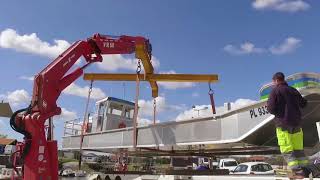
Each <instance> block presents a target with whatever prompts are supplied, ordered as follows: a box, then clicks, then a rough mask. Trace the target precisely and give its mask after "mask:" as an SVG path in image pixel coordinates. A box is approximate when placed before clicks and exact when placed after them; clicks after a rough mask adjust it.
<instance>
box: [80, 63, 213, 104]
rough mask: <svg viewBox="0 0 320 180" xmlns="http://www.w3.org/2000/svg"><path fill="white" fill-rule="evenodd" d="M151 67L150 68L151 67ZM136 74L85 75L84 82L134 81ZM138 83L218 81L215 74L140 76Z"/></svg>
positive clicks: (156, 95) (154, 89)
mask: <svg viewBox="0 0 320 180" xmlns="http://www.w3.org/2000/svg"><path fill="white" fill-rule="evenodd" d="M151 67H152V66H151ZM136 78H137V74H105V73H85V74H84V76H83V79H84V80H93V81H136ZM139 79H140V81H148V82H150V85H151V87H152V84H155V85H156V82H206V83H214V82H217V81H218V79H219V78H218V75H216V74H149V73H146V74H140V75H139ZM152 97H154V98H155V97H158V86H156V87H152Z"/></svg>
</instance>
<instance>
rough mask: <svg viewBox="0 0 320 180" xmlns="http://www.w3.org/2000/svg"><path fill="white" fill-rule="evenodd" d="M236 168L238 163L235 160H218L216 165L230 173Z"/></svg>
mask: <svg viewBox="0 0 320 180" xmlns="http://www.w3.org/2000/svg"><path fill="white" fill-rule="evenodd" d="M237 166H238V162H237V161H236V160H235V159H232V158H228V159H220V160H219V163H218V168H219V169H228V170H229V171H230V172H231V171H233V170H234V169H235V168H236V167H237Z"/></svg>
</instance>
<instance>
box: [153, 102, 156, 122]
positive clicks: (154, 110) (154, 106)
mask: <svg viewBox="0 0 320 180" xmlns="http://www.w3.org/2000/svg"><path fill="white" fill-rule="evenodd" d="M156 113H157V100H156V98H153V124H154V125H155V124H156V115H157V114H156Z"/></svg>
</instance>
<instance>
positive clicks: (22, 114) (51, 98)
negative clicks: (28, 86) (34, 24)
mask: <svg viewBox="0 0 320 180" xmlns="http://www.w3.org/2000/svg"><path fill="white" fill-rule="evenodd" d="M131 53H135V55H136V57H137V58H138V59H141V60H142V63H143V65H144V67H145V73H147V74H149V73H153V71H154V70H153V67H152V65H151V56H152V55H151V45H150V43H149V40H148V39H146V38H144V37H132V36H119V37H113V36H108V35H100V34H95V35H94V36H93V37H91V38H88V39H87V40H81V41H77V42H75V43H73V44H72V45H71V46H70V47H69V48H68V49H67V50H66V51H64V52H63V53H62V54H61V55H59V57H57V58H56V59H55V60H54V61H52V62H51V63H50V64H49V65H48V66H47V67H46V68H44V69H43V70H42V71H41V72H40V73H39V74H38V75H37V76H36V77H35V80H34V86H33V95H32V101H31V104H30V106H29V107H28V108H26V109H22V110H18V111H17V112H15V113H13V116H12V117H11V119H10V125H11V126H12V128H13V129H14V130H16V131H17V132H19V133H21V134H23V135H24V143H23V145H22V153H21V154H22V158H23V159H24V177H23V178H24V180H38V179H51V180H58V154H57V142H56V141H54V140H52V139H51V138H50V136H48V137H46V126H45V122H46V120H47V119H50V118H51V117H53V116H54V115H59V114H60V113H61V108H60V107H58V106H57V99H58V98H59V96H60V94H61V92H62V91H63V90H64V89H65V88H66V87H68V86H69V85H70V84H71V83H72V82H74V81H75V80H76V79H77V78H79V77H80V76H81V75H82V74H83V70H84V69H85V68H86V67H87V66H88V65H90V64H91V63H93V62H101V61H102V55H103V54H131ZM81 56H83V57H84V59H85V61H86V64H85V65H84V66H82V67H77V68H75V70H73V71H72V72H70V73H69V74H67V73H68V72H69V71H70V70H71V68H72V67H73V65H74V64H75V63H76V62H77V61H78V60H79V58H80V57H81ZM48 134H49V133H48Z"/></svg>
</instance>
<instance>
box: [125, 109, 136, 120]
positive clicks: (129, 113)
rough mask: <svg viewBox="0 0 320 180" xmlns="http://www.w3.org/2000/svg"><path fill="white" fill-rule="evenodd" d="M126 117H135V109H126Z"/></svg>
mask: <svg viewBox="0 0 320 180" xmlns="http://www.w3.org/2000/svg"><path fill="white" fill-rule="evenodd" d="M124 111H125V118H128V119H132V118H133V112H134V110H133V109H131V110H130V109H125V110H124Z"/></svg>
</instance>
